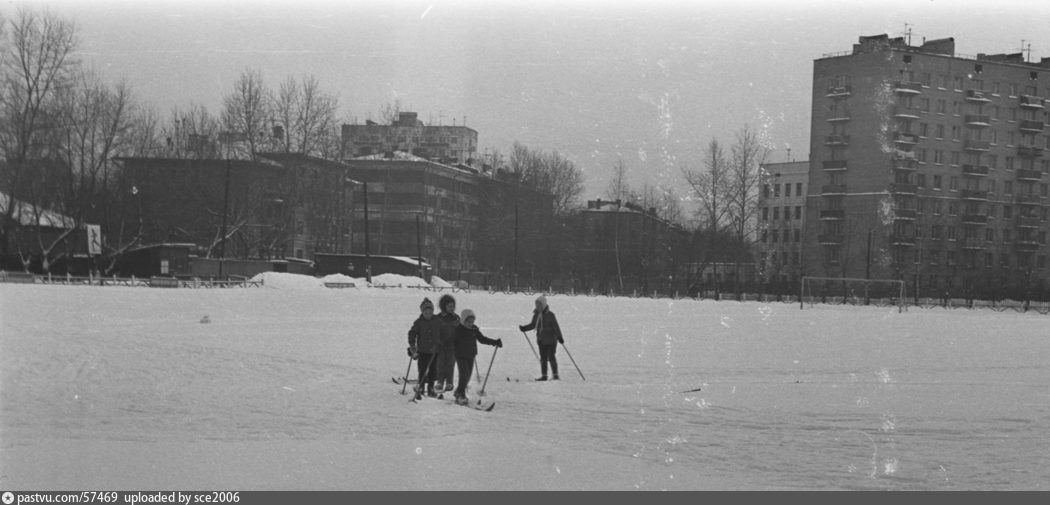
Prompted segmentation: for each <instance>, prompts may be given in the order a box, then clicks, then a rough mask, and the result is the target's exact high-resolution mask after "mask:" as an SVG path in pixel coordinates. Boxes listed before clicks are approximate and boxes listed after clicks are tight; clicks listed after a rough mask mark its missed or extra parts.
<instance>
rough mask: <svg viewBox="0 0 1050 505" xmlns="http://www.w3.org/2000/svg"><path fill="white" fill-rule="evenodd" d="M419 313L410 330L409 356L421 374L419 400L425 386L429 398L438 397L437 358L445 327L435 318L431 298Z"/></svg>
mask: <svg viewBox="0 0 1050 505" xmlns="http://www.w3.org/2000/svg"><path fill="white" fill-rule="evenodd" d="M419 312H420V314H419V317H418V318H417V319H416V320H415V322H413V323H412V328H411V329H409V330H408V355H409V356H412V357H413V359H415V360H417V363H416V368H417V369H418V372H419V381H418V382H417V383H416V399H417V400H418V399H420V398H422V397H423V391H424V389H423V386H424V385H426V394H427V396H437V393H436V392H435V391H434V376H435V375H436V373H435V368H436V367H435V361H436V359H435V358H436V357H437V355H438V352H439V350H440V349H441V334H442V331H441V330H442V327H443V324H442V322H441V320H439V319H438V318H436V317H434V302H431V301H430V298H423V303H421V304H420V305H419ZM406 379H407V377H406Z"/></svg>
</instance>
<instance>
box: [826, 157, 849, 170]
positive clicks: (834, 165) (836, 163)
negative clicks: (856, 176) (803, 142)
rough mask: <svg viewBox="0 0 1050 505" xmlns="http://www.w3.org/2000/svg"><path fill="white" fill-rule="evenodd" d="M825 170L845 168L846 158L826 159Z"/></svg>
mask: <svg viewBox="0 0 1050 505" xmlns="http://www.w3.org/2000/svg"><path fill="white" fill-rule="evenodd" d="M823 163H824V170H828V171H832V170H845V169H846V166H847V162H846V160H824V162H823Z"/></svg>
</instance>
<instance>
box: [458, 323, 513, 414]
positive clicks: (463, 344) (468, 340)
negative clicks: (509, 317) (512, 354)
mask: <svg viewBox="0 0 1050 505" xmlns="http://www.w3.org/2000/svg"><path fill="white" fill-rule="evenodd" d="M462 317H463V322H462V323H460V325H459V326H457V327H456V330H455V332H454V335H455V338H454V339H453V345H454V346H455V349H456V351H455V352H456V366H457V367H458V368H459V383H458V384H456V392H455V397H456V403H458V404H460V405H466V404H467V403H469V402H468V401H467V384H469V383H470V376H471V372H473V371H474V358H475V357H477V355H478V342H481V343H482V344H488V345H491V346H495V347H503V339H501V338H497V339H491V338H488V337H486V336H485V335H482V334H481V330H480V329H479V328H478V327H477V326H475V325H474V322H475V317H474V311H472V310H470V309H466V310H464V311H463V314H462Z"/></svg>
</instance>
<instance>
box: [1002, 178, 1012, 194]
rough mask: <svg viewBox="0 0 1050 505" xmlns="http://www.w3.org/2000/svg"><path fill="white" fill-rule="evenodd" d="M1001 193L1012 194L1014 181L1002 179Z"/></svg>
mask: <svg viewBox="0 0 1050 505" xmlns="http://www.w3.org/2000/svg"><path fill="white" fill-rule="evenodd" d="M1003 194H1004V195H1012V194H1014V181H1003Z"/></svg>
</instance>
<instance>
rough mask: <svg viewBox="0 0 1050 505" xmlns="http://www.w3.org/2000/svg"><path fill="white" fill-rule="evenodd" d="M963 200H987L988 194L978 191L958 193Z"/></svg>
mask: <svg viewBox="0 0 1050 505" xmlns="http://www.w3.org/2000/svg"><path fill="white" fill-rule="evenodd" d="M959 194H960V196H962V199H963V200H987V199H988V192H987V191H984V190H980V189H964V190H962V191H960V192H959Z"/></svg>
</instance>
